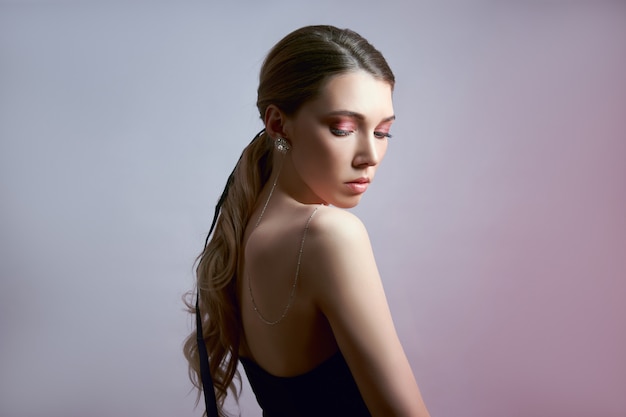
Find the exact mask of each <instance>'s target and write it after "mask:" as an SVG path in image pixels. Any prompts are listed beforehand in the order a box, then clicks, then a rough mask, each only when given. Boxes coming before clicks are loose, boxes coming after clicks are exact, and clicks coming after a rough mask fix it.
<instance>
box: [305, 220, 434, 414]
mask: <svg viewBox="0 0 626 417" xmlns="http://www.w3.org/2000/svg"><path fill="white" fill-rule="evenodd" d="M306 253H307V259H308V260H307V263H309V262H311V265H312V266H313V265H314V267H315V275H316V277H319V278H318V279H317V280H316V282H315V284H314V287H313V288H314V294H313V295H314V299H315V301H316V303H317V304H318V306H319V308H320V310H321V311H322V313H323V314H324V315H325V316H326V317H327V319H328V321H329V323H330V325H331V327H332V330H333V333H334V335H335V338H336V340H337V343H338V345H339V348H340V349H341V351H342V353H343V355H344V357H345V358H346V361H347V363H348V366H349V367H350V370H351V371H352V374H353V375H354V377H355V380H356V383H357V385H358V387H359V390H360V391H361V394H362V395H363V398H364V400H365V403H366V404H367V407H368V408H369V410H370V412H371V413H372V415H373V416H411V417H428V416H429V414H428V411H427V410H426V407H425V405H424V402H423V400H422V397H421V395H420V392H419V389H418V386H417V383H416V382H415V377H414V376H413V372H412V370H411V367H410V364H409V362H408V360H407V357H406V355H405V353H404V350H403V349H402V346H401V344H400V341H399V339H398V336H397V333H396V330H395V327H394V324H393V321H392V318H391V314H390V311H389V306H388V304H387V299H386V297H385V293H384V290H383V286H382V282H381V279H380V276H379V273H378V269H377V267H376V262H375V260H374V254H373V252H372V248H371V245H370V241H369V237H368V235H367V231H366V230H365V227H364V226H363V224H362V223H361V221H360V220H359V219H358V218H357V217H356V216H354V215H352V214H351V213H348V212H345V211H343V210H338V209H333V208H328V209H325V210H323V211H322V210H321V212H320V213H319V214H318V215H317V217H316V220H315V224H313V225H312V226H311V234H310V238H309V240H308V241H307V252H306Z"/></svg>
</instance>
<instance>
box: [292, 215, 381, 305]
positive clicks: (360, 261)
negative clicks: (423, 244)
mask: <svg viewBox="0 0 626 417" xmlns="http://www.w3.org/2000/svg"><path fill="white" fill-rule="evenodd" d="M304 253H305V256H304V258H303V267H304V268H305V271H307V275H309V276H315V279H314V280H313V281H314V284H313V287H314V288H313V290H314V292H315V295H316V297H315V298H316V299H317V301H318V303H320V307H322V309H323V310H325V309H328V308H329V303H330V304H332V303H336V302H340V300H339V299H338V298H340V297H341V296H342V295H347V294H348V293H349V294H350V296H351V297H355V296H358V294H359V293H360V288H359V287H360V284H362V283H363V282H364V281H372V282H379V281H380V277H379V275H378V269H377V267H376V262H375V259H374V253H373V251H372V247H371V244H370V240H369V236H368V234H367V230H366V228H365V225H364V224H363V222H362V221H361V220H360V219H359V218H358V217H357V216H356V215H355V214H353V213H351V212H349V211H346V210H343V209H339V208H335V207H326V206H322V207H320V208H319V209H318V210H317V212H316V213H315V216H314V218H313V219H312V221H311V223H310V225H309V231H308V235H307V238H306V243H305V247H304Z"/></svg>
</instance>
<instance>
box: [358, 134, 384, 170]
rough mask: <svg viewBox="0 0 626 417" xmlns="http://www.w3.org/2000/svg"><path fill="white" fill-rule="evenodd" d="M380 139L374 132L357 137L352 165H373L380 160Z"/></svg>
mask: <svg viewBox="0 0 626 417" xmlns="http://www.w3.org/2000/svg"><path fill="white" fill-rule="evenodd" d="M378 142H380V139H377V138H376V137H374V134H373V133H372V134H362V135H359V137H358V139H357V145H356V152H355V156H354V166H356V167H363V166H375V165H378V163H379V162H380V157H381V152H380V150H379V149H378Z"/></svg>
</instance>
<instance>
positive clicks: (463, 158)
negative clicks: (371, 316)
mask: <svg viewBox="0 0 626 417" xmlns="http://www.w3.org/2000/svg"><path fill="white" fill-rule="evenodd" d="M210 3H212V2H200V1H180V2H174V1H161V2H142V1H132V2H104V1H85V2H79V1H20V2H18V1H0V195H1V196H2V197H1V199H0V278H1V279H0V415H1V416H3V417H31V416H44V415H45V416H59V417H61V416H63V417H79V416H90V417H100V416H103V417H104V416H116V417H126V416H128V417H130V416H147V415H150V416H155V417H161V416H199V415H200V414H201V411H200V409H196V410H194V409H193V404H194V396H193V394H190V393H189V390H190V384H189V382H188V380H187V375H186V364H185V362H184V359H183V358H182V355H181V343H182V339H183V338H184V337H185V336H186V334H187V333H188V331H189V330H190V329H191V320H190V318H189V317H188V316H187V315H186V314H185V313H184V312H183V311H182V304H181V302H180V297H181V295H182V294H183V293H184V292H185V291H186V290H187V289H189V288H191V286H192V281H193V274H192V264H193V261H194V257H195V256H196V255H197V253H198V251H199V250H200V249H201V246H202V242H203V239H204V236H203V234H204V233H205V231H206V230H207V229H208V226H209V222H210V217H211V215H212V207H213V205H214V203H215V201H216V199H217V197H218V195H219V193H220V192H221V188H222V187H223V184H224V182H225V180H226V176H227V174H228V172H230V169H231V168H232V166H233V164H234V163H235V161H236V159H237V157H238V154H239V152H240V151H241V149H242V148H243V146H244V144H245V143H247V142H248V141H249V140H250V139H251V138H252V136H253V135H254V134H255V133H256V132H257V131H258V130H259V129H260V126H261V125H260V122H259V121H258V119H257V115H256V109H255V106H254V101H255V99H256V96H255V92H256V82H257V76H258V75H257V74H258V70H259V67H260V64H261V61H262V59H263V56H264V55H265V53H266V52H267V50H268V49H269V48H270V47H271V46H272V45H273V44H274V43H275V42H276V41H277V40H278V39H280V37H282V36H283V35H285V34H286V33H288V32H289V31H291V30H292V29H295V28H297V27H299V26H302V25H305V24H314V23H330V24H335V25H337V26H342V27H350V28H353V29H355V30H357V31H359V32H360V33H362V34H363V35H364V36H365V37H367V38H368V39H369V40H370V41H371V42H372V43H374V44H375V45H376V46H377V47H378V48H379V49H381V50H382V51H383V52H384V54H385V55H386V57H387V58H388V60H389V62H390V64H391V66H392V68H393V69H394V71H395V72H396V75H397V81H398V83H397V89H396V93H395V107H396V113H397V116H398V120H397V122H396V124H395V126H394V131H393V134H394V138H393V139H392V143H391V144H390V148H389V151H388V154H387V159H386V160H385V161H384V163H383V167H382V168H381V170H380V171H379V175H378V176H377V181H376V182H375V183H374V184H373V185H372V187H371V189H370V191H369V193H368V195H367V196H366V197H365V198H364V200H363V202H362V204H361V206H359V207H358V208H357V209H355V211H356V212H357V213H358V214H359V216H360V217H361V218H362V219H363V221H364V222H365V223H366V225H367V226H368V229H369V231H370V235H371V238H372V241H373V245H374V249H375V252H376V255H377V260H378V265H379V269H380V271H381V274H382V277H383V281H384V284H385V288H386V290H387V295H388V299H389V303H390V305H391V308H392V312H393V314H394V318H395V321H396V325H397V329H398V332H399V334H400V337H401V339H402V341H403V343H404V346H405V349H406V351H407V354H408V355H409V358H410V360H411V363H412V366H413V369H414V371H415V373H416V375H417V377H418V382H419V384H420V387H421V389H422V391H423V395H424V397H425V400H426V403H427V405H428V406H429V409H430V411H431V414H432V416H433V417H458V416H463V417H505V416H506V417H516V416H520V417H521V416H524V417H526V416H533V417H543V416H545V417H565V416H567V417H589V416H594V417H624V416H626V355H625V353H624V352H626V300H625V299H626V216H625V213H626V117H625V116H626V76H625V75H624V74H626V4H625V3H621V2H618V1H605V2H603V1H599V2H583V1H578V2H567V1H547V2H542V1H534V2H528V3H527V2H521V1H520V2H512V1H509V2H502V3H497V2H472V5H469V4H467V3H459V4H456V5H454V6H453V3H446V4H445V5H444V4H442V3H439V4H438V5H435V3H434V2H432V3H426V2H409V1H406V2H403V1H397V0H388V1H385V2H382V1H380V2H361V1H356V0H354V1H343V2H336V1H319V2H309V1H306V2H305V1H279V0H276V1H265V2H254V1H249V2H231V3H230V4H229V5H220V6H213V5H211V4H210ZM240 405H241V412H242V415H243V416H244V417H247V416H259V415H260V412H259V411H258V407H257V406H256V404H255V401H254V398H253V397H252V396H251V394H250V391H249V389H248V387H247V385H245V386H244V393H243V397H242V399H241V403H240ZM233 410H234V412H235V413H236V412H237V409H236V408H233Z"/></svg>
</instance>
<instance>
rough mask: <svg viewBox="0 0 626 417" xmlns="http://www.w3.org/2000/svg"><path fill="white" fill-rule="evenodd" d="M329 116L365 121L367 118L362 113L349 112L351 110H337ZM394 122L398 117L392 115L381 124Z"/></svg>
mask: <svg viewBox="0 0 626 417" xmlns="http://www.w3.org/2000/svg"><path fill="white" fill-rule="evenodd" d="M328 116H347V117H351V118H353V119H359V120H365V116H364V115H362V114H361V113H357V112H353V111H349V110H336V111H331V112H330V113H328ZM392 120H396V116H395V115H392V116H389V117H385V118H384V119H383V120H382V121H381V122H391V121H392Z"/></svg>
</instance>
